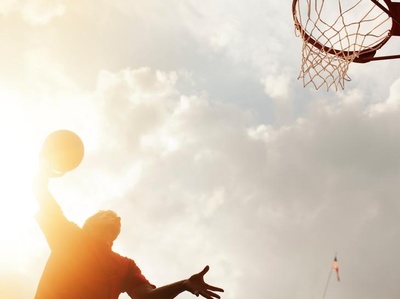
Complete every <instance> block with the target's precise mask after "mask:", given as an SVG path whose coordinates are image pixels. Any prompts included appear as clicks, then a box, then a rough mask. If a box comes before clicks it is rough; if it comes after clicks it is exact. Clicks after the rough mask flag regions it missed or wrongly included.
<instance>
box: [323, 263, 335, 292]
mask: <svg viewBox="0 0 400 299" xmlns="http://www.w3.org/2000/svg"><path fill="white" fill-rule="evenodd" d="M332 270H333V268H332V267H331V270H330V271H329V275H328V280H327V281H326V286H325V291H324V294H323V295H322V299H325V296H326V292H327V291H328V286H329V282H330V281H331V276H332Z"/></svg>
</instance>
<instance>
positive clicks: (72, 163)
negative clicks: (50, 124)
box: [41, 130, 84, 173]
mask: <svg viewBox="0 0 400 299" xmlns="http://www.w3.org/2000/svg"><path fill="white" fill-rule="evenodd" d="M83 155H84V147H83V142H82V140H81V138H80V137H79V136H78V135H77V134H75V133H74V132H72V131H69V130H58V131H54V132H52V133H51V134H50V135H48V136H47V138H46V139H45V141H44V143H43V146H42V151H41V159H42V163H45V164H46V165H47V166H48V167H49V168H50V169H51V170H53V171H55V172H57V173H65V172H68V171H71V170H73V169H75V168H76V167H78V165H79V164H80V163H81V161H82V159H83Z"/></svg>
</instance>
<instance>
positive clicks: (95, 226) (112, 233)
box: [82, 210, 121, 246]
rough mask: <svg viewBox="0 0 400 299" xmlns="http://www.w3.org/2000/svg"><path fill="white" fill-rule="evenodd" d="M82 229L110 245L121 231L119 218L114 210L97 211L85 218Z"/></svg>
mask: <svg viewBox="0 0 400 299" xmlns="http://www.w3.org/2000/svg"><path fill="white" fill-rule="evenodd" d="M82 229H83V230H84V231H86V232H87V233H89V234H90V235H92V236H94V237H96V238H98V239H100V240H102V241H104V242H105V243H107V244H109V245H110V246H112V245H113V242H114V240H115V239H116V238H117V237H118V235H119V233H120V232H121V218H120V217H119V216H118V215H117V213H115V212H114V211H110V210H108V211H99V212H97V213H96V214H94V215H93V216H91V217H89V218H88V219H86V221H85V224H84V225H83V227H82Z"/></svg>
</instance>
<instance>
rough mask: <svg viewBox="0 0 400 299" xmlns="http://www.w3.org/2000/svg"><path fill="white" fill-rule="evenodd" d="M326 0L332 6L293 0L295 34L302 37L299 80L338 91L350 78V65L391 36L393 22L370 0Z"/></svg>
mask: <svg viewBox="0 0 400 299" xmlns="http://www.w3.org/2000/svg"><path fill="white" fill-rule="evenodd" d="M327 2H329V6H328V4H325V1H324V0H294V1H293V7H292V8H293V19H294V23H295V29H296V35H297V36H300V37H301V38H302V40H303V45H302V60H301V68H300V73H299V77H298V79H301V80H302V81H303V86H304V87H305V86H307V85H308V84H310V83H311V84H313V85H314V87H315V89H319V88H321V87H322V86H325V87H326V89H327V90H329V89H331V88H334V89H335V90H338V88H341V89H344V83H345V81H350V80H351V79H350V77H349V76H348V75H347V71H348V69H349V64H350V63H351V62H354V61H357V59H360V57H371V58H372V57H373V56H374V55H375V52H376V50H378V49H380V48H381V47H382V46H383V44H384V43H385V42H386V41H387V40H388V39H389V38H390V29H391V24H392V23H391V18H390V17H389V16H388V15H387V14H386V13H385V12H383V11H382V10H381V9H380V8H379V7H377V6H376V5H375V4H373V3H372V2H371V1H369V0H350V1H349V0H345V4H343V5H342V3H341V1H340V0H336V1H327ZM344 5H346V7H344ZM349 5H350V6H349ZM367 61H369V60H367ZM367 61H358V62H367Z"/></svg>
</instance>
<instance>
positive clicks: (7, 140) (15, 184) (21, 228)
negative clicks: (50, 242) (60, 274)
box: [0, 94, 41, 271]
mask: <svg viewBox="0 0 400 299" xmlns="http://www.w3.org/2000/svg"><path fill="white" fill-rule="evenodd" d="M0 97H1V98H2V99H7V101H3V100H2V102H1V103H0V136H1V138H2V142H1V146H0V165H1V167H0V176H1V180H2V186H1V188H0V239H1V246H0V262H1V264H2V271H6V270H7V268H8V267H11V265H13V268H15V267H16V266H22V265H20V264H21V263H23V262H24V260H25V259H26V258H27V256H28V255H27V250H29V252H31V251H32V249H34V248H35V247H36V246H37V244H39V241H41V240H40V239H38V238H37V234H36V233H35V232H36V231H37V226H36V224H35V221H34V214H35V211H36V209H37V206H36V202H35V200H34V197H33V192H32V181H33V177H34V174H35V172H36V170H37V165H38V161H37V151H38V150H37V144H35V142H37V141H36V140H35V136H31V134H29V132H31V131H33V129H32V128H31V127H30V128H29V131H28V132H27V129H28V128H26V126H27V124H26V122H24V121H23V120H26V119H25V118H24V115H21V113H23V111H21V109H18V107H16V106H15V104H14V106H13V105H12V103H18V101H13V97H12V96H10V95H4V94H1V95H0ZM14 100H16V99H14ZM17 100H18V99H17ZM36 239H38V240H36Z"/></svg>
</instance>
